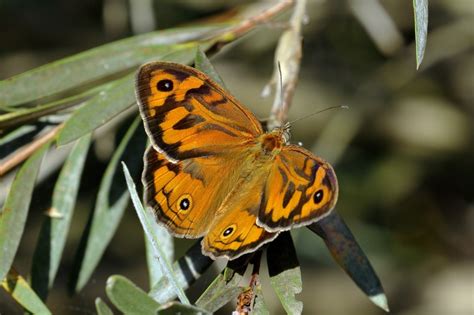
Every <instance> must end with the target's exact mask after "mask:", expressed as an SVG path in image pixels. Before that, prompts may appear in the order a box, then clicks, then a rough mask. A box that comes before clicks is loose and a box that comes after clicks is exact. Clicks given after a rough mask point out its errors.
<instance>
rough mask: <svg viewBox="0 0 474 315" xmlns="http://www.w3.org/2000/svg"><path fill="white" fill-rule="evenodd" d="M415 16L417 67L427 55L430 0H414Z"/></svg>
mask: <svg viewBox="0 0 474 315" xmlns="http://www.w3.org/2000/svg"><path fill="white" fill-rule="evenodd" d="M413 12H414V16H415V42H416V69H418V68H419V67H420V65H421V62H422V61H423V56H424V55H425V47H426V39H427V37H428V0H413Z"/></svg>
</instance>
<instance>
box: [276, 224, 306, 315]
mask: <svg viewBox="0 0 474 315" xmlns="http://www.w3.org/2000/svg"><path fill="white" fill-rule="evenodd" d="M267 261H268V273H269V275H270V284H271V285H272V287H273V290H274V291H275V293H276V294H277V296H278V299H279V300H280V302H281V305H282V306H283V308H284V309H285V311H286V312H287V313H288V314H301V313H302V312H303V303H302V302H301V301H298V300H296V297H295V295H296V294H298V293H300V292H301V291H302V286H303V283H302V280H301V270H300V267H299V262H298V258H297V257H296V250H295V246H294V245H293V240H292V239H291V234H290V232H284V233H281V234H280V235H278V237H277V238H276V239H275V240H274V241H273V242H271V243H270V244H269V245H268V248H267Z"/></svg>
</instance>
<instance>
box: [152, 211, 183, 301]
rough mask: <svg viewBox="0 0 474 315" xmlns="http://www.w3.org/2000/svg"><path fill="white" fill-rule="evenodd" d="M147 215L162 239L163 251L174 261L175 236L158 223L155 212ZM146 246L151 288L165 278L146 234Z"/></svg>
mask: <svg viewBox="0 0 474 315" xmlns="http://www.w3.org/2000/svg"><path fill="white" fill-rule="evenodd" d="M147 210H148V209H147ZM147 215H148V216H149V217H150V222H151V225H152V229H153V230H154V231H155V233H156V236H157V237H158V239H159V240H160V241H161V245H162V246H163V252H164V253H165V255H166V259H167V260H168V261H173V260H174V242H173V236H172V235H171V234H170V233H168V230H167V229H166V228H165V227H163V226H162V225H160V224H158V222H156V220H155V219H154V216H153V214H151V213H149V211H148V214H147ZM145 246H146V260H147V266H148V277H149V280H150V281H149V283H150V288H152V287H153V286H154V285H155V284H156V283H157V282H158V281H159V280H160V279H162V278H163V273H162V272H161V268H160V266H159V264H157V263H156V259H155V255H154V253H153V245H152V244H151V242H150V240H149V239H148V238H147V237H146V235H145ZM173 269H174V266H173ZM174 270H176V269H174ZM180 285H181V284H180ZM160 288H161V289H163V286H160ZM172 291H173V290H172ZM173 292H174V291H173ZM157 301H159V300H157Z"/></svg>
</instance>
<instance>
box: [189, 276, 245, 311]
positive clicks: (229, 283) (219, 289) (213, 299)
mask: <svg viewBox="0 0 474 315" xmlns="http://www.w3.org/2000/svg"><path fill="white" fill-rule="evenodd" d="M241 280H242V276H241V275H240V274H238V273H237V272H234V271H233V270H232V269H229V268H226V269H225V270H224V271H223V272H222V273H220V274H219V275H218V276H217V277H216V278H215V279H214V281H213V282H212V283H211V284H210V285H209V287H207V289H206V291H204V293H203V294H202V295H201V296H200V297H199V299H198V300H197V301H196V305H197V306H198V307H200V308H203V309H205V310H208V311H209V312H215V311H217V310H218V309H220V308H221V307H222V306H224V305H225V304H227V303H228V302H230V301H231V300H233V299H236V298H237V296H239V294H240V293H241V292H242V290H243V288H242V287H240V286H239V283H240V281H241Z"/></svg>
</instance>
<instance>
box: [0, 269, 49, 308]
mask: <svg viewBox="0 0 474 315" xmlns="http://www.w3.org/2000/svg"><path fill="white" fill-rule="evenodd" d="M2 287H3V288H4V289H5V291H7V292H8V293H9V294H10V295H11V297H12V298H13V299H14V300H15V301H17V302H18V304H20V305H21V306H23V307H24V308H25V309H26V310H27V311H28V312H30V313H33V314H44V315H47V314H51V312H50V311H49V310H48V308H47V307H46V305H44V303H43V302H42V301H41V299H40V298H39V297H38V296H37V295H36V293H35V291H33V290H32V289H31V288H30V286H29V285H28V282H26V280H25V279H24V278H23V277H22V276H20V275H19V274H18V273H17V272H16V271H14V270H13V269H11V270H10V271H9V272H8V274H7V277H6V278H5V279H3V281H2Z"/></svg>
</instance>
